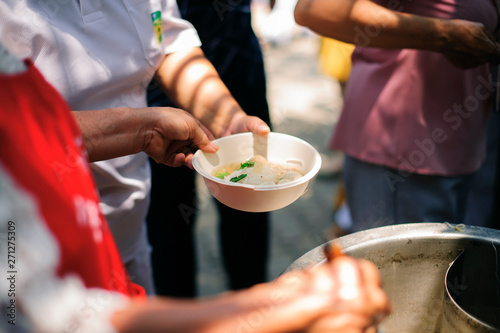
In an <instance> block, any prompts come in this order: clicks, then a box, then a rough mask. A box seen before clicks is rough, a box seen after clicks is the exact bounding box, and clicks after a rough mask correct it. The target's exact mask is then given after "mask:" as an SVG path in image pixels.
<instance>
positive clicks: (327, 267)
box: [280, 256, 390, 333]
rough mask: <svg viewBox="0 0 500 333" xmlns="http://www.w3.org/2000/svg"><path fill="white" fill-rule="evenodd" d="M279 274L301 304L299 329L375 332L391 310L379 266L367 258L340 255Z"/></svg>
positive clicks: (331, 331)
mask: <svg viewBox="0 0 500 333" xmlns="http://www.w3.org/2000/svg"><path fill="white" fill-rule="evenodd" d="M282 278H283V280H282V281H281V282H280V283H283V284H284V285H286V286H288V289H289V292H290V293H291V294H294V293H295V295H296V297H297V300H298V301H299V302H300V306H302V308H300V306H298V307H297V308H298V309H299V312H300V314H299V313H297V314H296V315H295V316H296V317H295V318H299V317H301V316H302V317H303V318H304V317H305V318H308V319H306V322H305V324H304V323H302V328H301V329H299V330H298V332H307V333H323V332H325V333H326V332H328V333H334V332H349V333H358V332H359V333H361V332H365V333H371V332H374V333H375V332H376V331H377V329H376V327H377V325H378V324H379V323H380V322H381V320H382V319H383V318H385V317H386V316H387V315H388V314H389V312H390V305H389V301H388V298H387V295H386V294H385V292H384V291H383V290H382V288H381V279H380V275H379V273H378V270H377V268H376V267H375V265H374V264H373V263H371V262H369V261H366V260H360V259H354V258H350V257H347V256H341V257H339V258H335V259H333V260H330V261H328V262H327V263H324V264H321V265H318V266H316V267H313V268H312V269H309V270H307V271H301V272H292V273H290V274H289V275H284V276H283V277H282ZM294 289H295V290H294ZM308 316H309V317H308ZM299 326H301V325H300V324H299Z"/></svg>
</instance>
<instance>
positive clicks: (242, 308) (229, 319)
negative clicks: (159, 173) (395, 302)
mask: <svg viewBox="0 0 500 333" xmlns="http://www.w3.org/2000/svg"><path fill="white" fill-rule="evenodd" d="M388 312H389V303H388V299H387V296H386V294H385V293H384V292H383V291H382V289H381V286H380V277H379V275H378V271H377V268H376V267H375V265H373V264H372V263H369V262H367V261H364V260H357V259H353V258H349V257H340V258H338V259H335V260H332V261H331V262H328V263H326V264H321V265H319V266H317V267H314V268H311V269H309V270H306V271H298V272H292V273H288V274H286V275H283V276H281V277H280V278H278V279H277V280H275V281H273V282H271V283H265V284H260V285H256V286H254V287H252V288H250V289H247V290H243V291H238V292H233V293H230V294H223V295H222V296H219V297H215V298H212V299H208V300H201V301H182V300H173V299H166V298H158V299H155V300H152V301H149V302H147V303H146V304H144V303H142V304H136V305H132V306H131V307H129V308H126V309H125V310H123V311H121V312H117V313H115V315H114V316H113V319H112V322H113V323H114V325H115V327H117V329H118V331H119V332H127V333H132V332H146V331H147V332H165V331H168V332H171V333H172V332H173V333H175V332H179V333H181V332H182V333H184V332H203V333H226V332H227V333H230V332H249V333H284V332H295V333H296V332H316V333H320V332H330V333H335V332H339V333H340V332H353V333H361V332H376V329H375V327H376V326H377V325H378V323H379V322H380V321H381V320H382V319H383V318H384V317H385V316H386V315H387V314H388ZM368 330H371V331H368Z"/></svg>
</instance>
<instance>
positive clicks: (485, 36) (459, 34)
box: [441, 20, 500, 69]
mask: <svg viewBox="0 0 500 333" xmlns="http://www.w3.org/2000/svg"><path fill="white" fill-rule="evenodd" d="M447 23H448V29H447V31H449V33H448V35H449V38H448V39H447V42H446V43H445V46H444V48H443V50H442V51H441V52H442V53H443V55H444V56H445V57H446V58H447V59H448V60H449V61H450V62H451V63H452V64H453V65H455V66H456V67H458V68H462V69H468V68H473V67H477V66H479V65H481V64H484V63H488V62H489V63H492V64H495V65H496V64H498V63H500V45H499V44H498V42H497V39H496V38H495V37H494V36H493V35H492V34H491V33H490V32H489V31H488V29H486V27H485V26H484V25H483V24H481V23H477V22H471V21H466V20H450V21H448V22H447Z"/></svg>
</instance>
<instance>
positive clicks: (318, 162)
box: [192, 132, 322, 191]
mask: <svg viewBox="0 0 500 333" xmlns="http://www.w3.org/2000/svg"><path fill="white" fill-rule="evenodd" d="M249 135H253V133H252V132H243V133H236V134H232V135H227V136H224V137H220V138H218V139H215V140H213V141H212V142H213V143H215V144H217V142H220V141H223V140H227V139H228V138H232V137H235V136H249ZM268 135H271V136H287V137H291V138H293V139H294V140H298V141H300V142H301V143H302V144H304V145H306V146H309V147H310V148H311V149H312V151H313V152H314V157H315V160H314V167H313V168H312V169H311V170H310V171H309V172H307V173H306V174H305V175H303V176H302V177H300V178H298V179H296V180H293V181H291V182H288V183H284V184H276V185H252V184H241V183H231V182H228V181H225V180H223V179H220V178H217V177H215V176H213V175H211V174H210V173H208V172H207V171H205V170H204V169H203V168H202V167H201V165H200V164H199V162H198V157H199V156H200V155H201V154H205V152H203V151H202V150H201V149H198V150H197V151H196V152H195V153H194V156H193V161H192V162H193V168H194V169H195V170H196V172H198V173H199V174H200V175H201V176H202V177H203V178H205V179H207V180H210V181H213V182H216V183H219V184H222V185H226V186H232V187H238V188H248V189H252V190H254V191H272V190H279V189H285V188H289V187H294V186H297V185H301V184H303V183H306V182H308V181H310V180H311V179H312V178H313V177H314V176H315V175H316V174H317V173H318V172H319V170H320V169H321V162H322V160H321V155H320V154H319V152H318V150H317V149H316V148H314V147H313V146H312V145H311V144H310V143H309V142H307V141H305V140H303V139H301V138H298V137H296V136H293V135H290V134H285V133H279V132H269V134H268ZM206 154H210V153H206Z"/></svg>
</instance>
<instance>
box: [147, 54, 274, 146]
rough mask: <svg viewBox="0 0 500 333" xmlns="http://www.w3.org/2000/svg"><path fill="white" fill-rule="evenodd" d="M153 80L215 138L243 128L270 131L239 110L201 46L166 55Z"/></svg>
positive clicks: (264, 133) (241, 130)
mask: <svg viewBox="0 0 500 333" xmlns="http://www.w3.org/2000/svg"><path fill="white" fill-rule="evenodd" d="M155 79H156V81H157V82H158V84H159V85H160V87H161V88H162V90H163V91H164V92H165V93H166V94H167V96H168V97H169V98H170V99H171V100H172V101H174V102H175V103H176V104H177V105H178V106H179V107H180V108H182V109H184V110H186V111H188V112H190V113H191V114H193V115H194V116H195V117H196V118H197V119H199V120H200V121H201V122H202V123H203V124H204V125H205V126H206V127H207V128H208V129H209V130H210V131H211V132H212V133H213V134H214V135H215V136H216V137H221V136H224V135H228V134H233V133H238V132H245V131H250V132H255V133H257V134H260V135H266V134H267V133H269V127H268V126H267V125H266V124H265V123H264V122H263V121H262V120H260V119H259V118H257V117H249V116H247V115H246V113H245V112H244V111H243V110H242V109H241V107H240V106H239V105H238V103H237V102H236V100H235V99H234V98H233V97H232V95H231V93H230V92H229V90H228V89H227V87H226V86H225V85H224V83H223V82H222V80H221V79H220V77H219V75H218V73H217V71H216V70H215V68H214V67H213V65H212V64H211V63H210V62H209V61H208V60H207V59H206V58H205V56H204V54H203V51H202V50H201V49H200V48H197V47H194V48H189V49H186V50H182V51H178V52H175V53H172V54H169V55H167V56H166V58H165V60H164V62H163V63H162V65H161V66H160V68H159V69H158V70H157V72H156V75H155Z"/></svg>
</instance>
